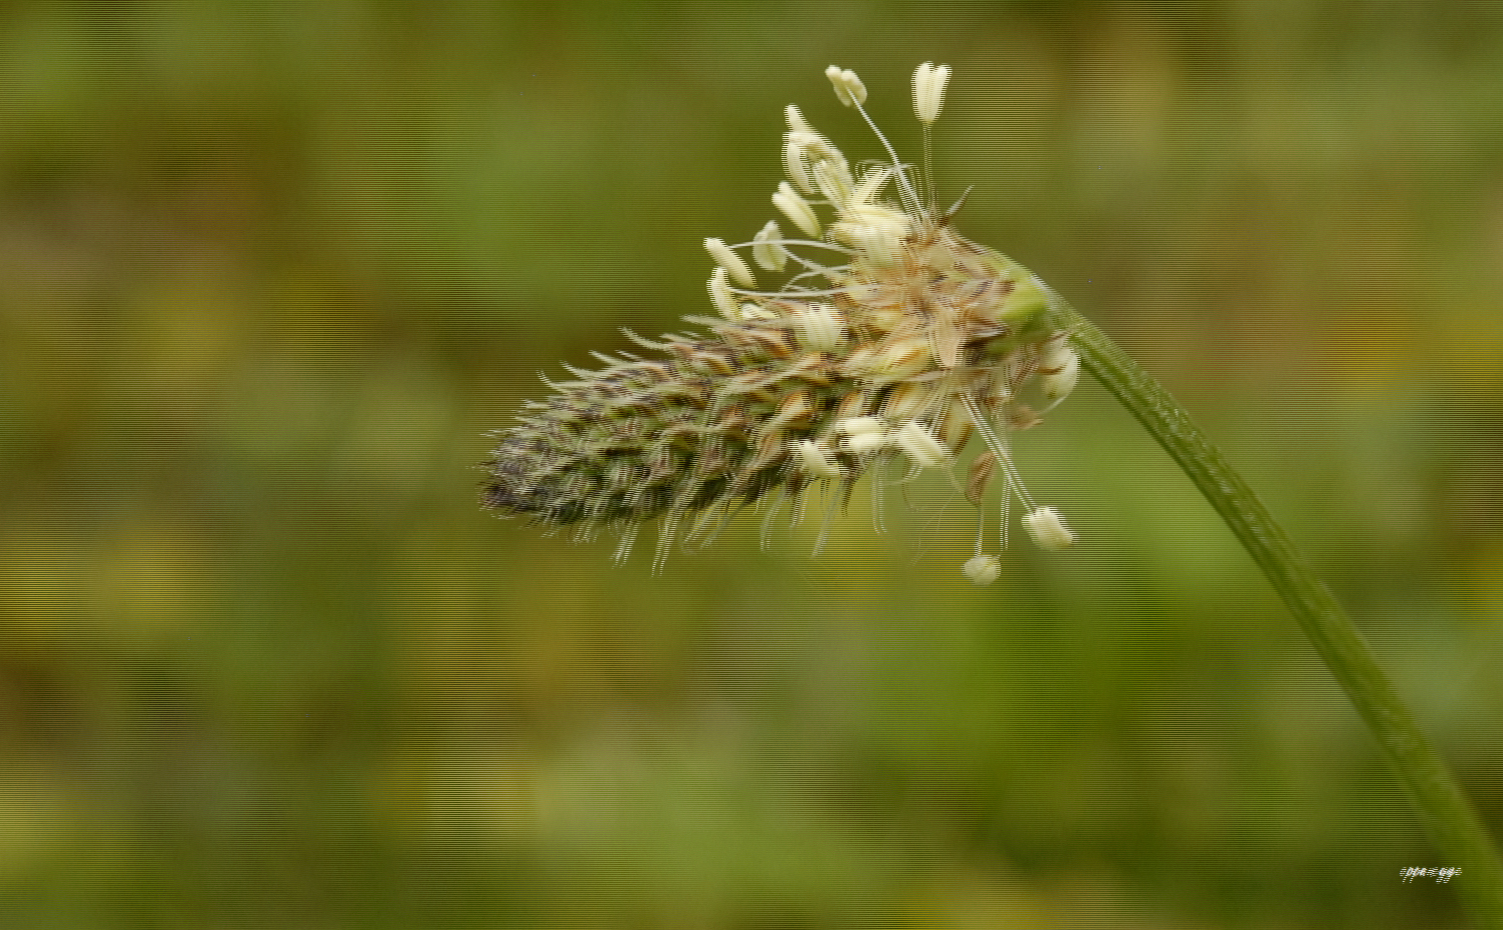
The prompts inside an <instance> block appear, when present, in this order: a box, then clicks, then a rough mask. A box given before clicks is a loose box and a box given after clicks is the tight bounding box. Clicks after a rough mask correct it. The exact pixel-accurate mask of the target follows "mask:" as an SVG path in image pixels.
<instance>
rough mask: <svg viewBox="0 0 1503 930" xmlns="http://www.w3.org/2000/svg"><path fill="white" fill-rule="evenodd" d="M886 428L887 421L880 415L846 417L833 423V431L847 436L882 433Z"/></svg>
mask: <svg viewBox="0 0 1503 930" xmlns="http://www.w3.org/2000/svg"><path fill="white" fill-rule="evenodd" d="M886 430H887V423H886V422H885V421H883V419H882V418H881V417H846V418H845V419H844V420H837V421H836V423H835V432H837V433H844V434H845V435H847V436H860V435H863V434H865V433H882V432H886Z"/></svg>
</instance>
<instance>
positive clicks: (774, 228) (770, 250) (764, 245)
mask: <svg viewBox="0 0 1503 930" xmlns="http://www.w3.org/2000/svg"><path fill="white" fill-rule="evenodd" d="M782 238H783V231H782V230H781V229H779V228H778V224H777V223H776V222H775V221H773V220H768V221H767V225H766V226H763V227H762V229H761V230H760V231H758V233H757V235H756V237H755V238H754V239H753V240H752V242H753V245H752V258H754V259H756V261H757V264H758V265H761V266H762V267H763V268H766V269H767V270H768V271H782V270H783V266H784V265H787V264H788V250H787V249H785V248H783V243H782Z"/></svg>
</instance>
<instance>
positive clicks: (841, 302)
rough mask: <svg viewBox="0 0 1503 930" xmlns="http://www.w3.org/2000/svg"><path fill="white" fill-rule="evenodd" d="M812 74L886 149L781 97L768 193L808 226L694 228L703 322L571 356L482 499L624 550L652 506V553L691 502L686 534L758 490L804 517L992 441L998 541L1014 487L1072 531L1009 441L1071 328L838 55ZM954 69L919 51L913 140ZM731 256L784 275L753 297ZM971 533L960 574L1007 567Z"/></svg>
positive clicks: (1051, 377) (1071, 380) (970, 492)
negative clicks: (864, 151)
mask: <svg viewBox="0 0 1503 930" xmlns="http://www.w3.org/2000/svg"><path fill="white" fill-rule="evenodd" d="M826 76H827V77H828V78H829V79H830V82H831V85H832V87H833V88H834V90H835V93H836V96H837V97H839V99H840V101H841V102H842V103H843V104H845V105H846V106H848V107H852V108H854V109H856V110H857V111H858V112H859V113H860V115H861V117H862V118H863V119H864V120H865V121H866V122H867V123H868V124H869V125H870V127H871V129H872V130H873V131H874V132H875V133H876V136H877V139H878V141H879V142H880V143H881V146H882V149H883V151H884V152H885V153H886V157H885V158H884V159H880V160H877V161H864V162H855V163H853V162H851V161H850V160H849V159H847V157H846V156H845V154H844V153H842V152H841V150H840V149H839V148H837V147H836V146H835V145H834V144H833V143H831V142H830V141H829V140H828V139H827V138H826V137H825V136H823V135H821V134H820V133H818V132H817V131H816V130H815V129H814V128H813V126H811V125H810V124H809V122H808V120H807V119H805V117H804V115H803V114H802V113H801V112H800V111H799V109H798V108H797V107H795V106H789V107H788V108H787V109H786V111H785V115H786V117H787V122H788V132H787V133H786V134H785V136H784V138H783V149H782V161H783V168H784V170H785V172H786V173H787V175H788V180H786V181H783V182H781V183H780V184H778V185H777V190H776V192H775V193H774V194H773V195H772V203H773V205H774V206H775V207H776V208H777V209H778V211H779V212H780V213H781V214H782V215H783V216H784V217H785V218H786V219H788V221H789V222H791V223H792V224H793V226H795V227H797V228H798V229H799V230H800V231H801V232H802V233H803V234H804V235H806V236H808V237H809V238H807V239H790V238H786V237H785V236H784V233H783V231H782V229H781V228H780V227H779V226H778V224H777V222H775V221H769V222H768V223H767V224H766V225H764V226H763V227H762V228H761V230H760V231H759V232H758V233H757V234H756V235H755V236H753V237H752V239H751V241H748V242H743V243H741V244H739V245H728V244H727V243H726V242H725V240H723V239H719V238H708V239H706V240H705V241H704V246H705V250H706V251H707V252H708V253H709V255H710V257H711V259H712V260H713V261H714V263H715V267H714V270H713V272H712V273H711V275H710V278H709V281H708V283H707V289H708V293H709V297H710V303H711V305H712V306H713V307H714V308H715V309H716V311H717V312H718V316H716V317H691V318H690V320H691V322H693V323H694V324H696V325H698V326H701V327H706V328H707V329H708V330H709V332H708V334H706V335H702V336H696V335H673V336H668V337H666V338H664V339H662V340H661V341H657V342H654V341H651V340H647V339H643V338H641V337H639V336H637V335H635V334H634V333H628V335H629V336H630V337H631V338H632V339H633V341H635V342H637V343H638V344H640V345H642V346H643V347H645V348H647V349H650V350H652V351H653V352H656V353H659V356H660V357H658V358H656V359H644V358H638V357H636V356H629V357H626V358H621V359H614V358H609V357H607V356H600V357H601V358H602V359H603V360H604V361H605V363H606V366H605V367H604V368H602V369H600V370H598V371H593V372H585V371H579V370H576V369H570V371H571V372H572V373H573V374H574V376H575V380H572V381H568V382H565V383H563V384H558V385H554V387H555V389H556V391H557V393H555V394H554V396H553V397H552V398H550V399H549V400H548V401H547V402H544V403H536V402H529V404H528V406H527V408H526V409H525V410H524V412H523V414H522V416H520V417H519V418H518V422H517V423H516V424H515V425H514V426H512V427H511V428H510V429H507V430H504V431H502V432H501V433H500V440H499V443H498V445H497V447H496V450H495V453H494V455H493V457H492V459H491V461H490V462H489V463H488V471H489V476H488V480H487V481H486V486H485V501H486V503H487V504H488V505H489V506H491V507H493V508H495V509H496V510H498V511H500V512H502V513H505V514H525V515H527V516H529V517H531V518H533V519H534V520H536V521H538V522H541V523H544V524H547V525H550V526H567V525H577V526H579V527H581V532H582V535H586V536H587V535H589V534H590V533H592V532H594V531H595V530H596V529H598V528H602V527H612V526H619V527H620V528H622V530H623V542H622V546H621V549H620V550H619V551H618V554H620V555H623V556H624V554H625V552H626V550H628V549H629V547H630V540H631V539H632V538H634V534H635V531H636V528H637V527H638V526H639V525H640V524H641V523H642V522H644V521H646V520H649V519H652V518H655V517H661V518H662V520H663V532H662V534H661V536H660V538H659V543H658V550H659V552H658V554H659V560H661V558H662V557H663V555H665V554H666V552H667V551H668V549H669V548H670V547H671V546H672V545H673V543H674V541H675V534H676V533H677V532H678V529H679V527H680V525H681V523H682V522H683V518H685V517H687V516H690V515H695V514H697V515H698V517H697V519H696V521H695V522H694V524H693V526H692V527H691V528H690V530H689V533H688V536H689V537H690V538H694V537H696V536H698V535H701V534H708V535H712V532H707V531H711V530H712V527H716V526H718V525H720V524H721V523H723V522H724V521H725V520H726V519H728V518H729V515H730V514H731V512H732V511H734V510H736V509H739V508H740V507H742V506H744V505H746V504H752V503H756V502H759V501H762V500H763V499H764V498H771V497H777V498H779V499H781V498H787V499H790V500H792V501H794V502H796V506H795V512H797V511H798V510H799V509H800V507H799V506H798V505H797V502H799V501H801V499H802V497H803V494H804V492H805V491H806V490H808V489H809V488H811V487H813V486H816V485H830V484H834V485H837V486H839V487H840V488H843V489H844V491H845V492H846V493H847V494H848V493H849V490H850V489H851V488H852V487H853V486H854V485H855V484H856V482H858V481H859V480H860V479H861V478H862V477H864V476H866V475H872V476H873V478H874V481H873V488H874V493H877V494H880V491H879V490H878V489H879V488H880V484H881V482H880V480H878V479H879V477H880V475H881V472H882V470H883V469H885V468H889V467H899V468H904V469H907V470H908V471H909V472H910V476H916V475H918V474H919V473H921V472H924V471H928V470H934V469H939V470H944V471H951V470H953V469H954V468H955V467H956V464H957V462H958V461H959V457H960V455H961V453H962V451H963V450H964V448H965V447H966V445H967V444H968V442H969V441H970V439H971V438H972V437H973V436H979V437H980V439H981V441H982V444H983V445H984V446H985V449H984V451H983V452H982V454H981V455H980V456H978V457H976V458H975V459H974V460H973V461H972V463H971V465H970V468H969V471H968V479H967V481H966V484H965V486H964V488H963V489H962V490H963V491H964V493H965V496H966V498H967V499H968V500H970V501H971V503H973V504H976V505H977V506H978V507H979V506H981V505H982V503H983V501H984V499H985V496H986V493H987V489H988V488H989V487H990V486H992V484H993V482H992V479H993V477H994V476H1000V480H999V481H998V482H997V483H1000V485H1001V486H1002V491H1001V508H1002V516H1003V529H1002V539H1003V544H1004V545H1005V540H1006V515H1007V512H1008V502H1009V501H1010V500H1012V499H1014V498H1016V499H1017V500H1018V501H1019V502H1020V503H1021V504H1022V506H1023V509H1024V513H1025V514H1026V516H1025V517H1024V519H1023V525H1024V527H1025V528H1026V529H1027V531H1028V534H1029V535H1030V536H1031V537H1032V538H1033V540H1034V541H1035V542H1036V543H1038V544H1039V545H1040V546H1041V547H1043V548H1045V549H1062V548H1065V547H1067V546H1069V545H1070V544H1072V543H1073V542H1074V540H1075V536H1074V534H1073V533H1071V532H1070V530H1069V529H1068V528H1066V526H1065V524H1064V521H1063V519H1062V518H1061V517H1060V516H1059V514H1058V513H1057V512H1056V511H1055V510H1054V509H1053V508H1051V507H1040V506H1039V505H1038V504H1037V503H1035V501H1034V500H1033V498H1032V496H1031V495H1030V494H1029V493H1028V490H1027V488H1026V487H1025V486H1024V484H1023V480H1022V477H1021V476H1020V475H1019V473H1018V470H1017V467H1016V465H1015V463H1014V459H1013V455H1012V449H1011V443H1010V441H1009V434H1010V433H1011V432H1013V431H1015V430H1018V429H1022V428H1025V427H1027V426H1031V425H1033V424H1034V423H1036V422H1038V419H1039V414H1040V413H1041V412H1042V411H1036V410H1034V409H1033V408H1031V407H1030V406H1028V404H1027V402H1026V401H1025V397H1027V396H1028V393H1029V392H1030V391H1031V392H1032V393H1033V394H1034V395H1036V396H1037V397H1038V398H1039V399H1040V401H1041V402H1042V403H1043V404H1046V405H1047V406H1045V407H1043V410H1047V409H1048V408H1049V407H1052V406H1053V404H1055V403H1058V402H1059V401H1061V400H1063V399H1064V397H1065V396H1067V395H1068V394H1069V393H1070V391H1071V389H1072V388H1073V387H1074V386H1075V382H1076V381H1077V380H1078V378H1079V372H1080V362H1079V359H1078V357H1077V356H1076V355H1075V352H1074V350H1073V349H1072V348H1071V347H1070V339H1069V335H1068V333H1065V332H1062V331H1060V330H1059V329H1058V328H1057V327H1056V326H1055V325H1053V322H1052V320H1053V317H1054V314H1053V312H1052V310H1051V306H1052V304H1051V300H1052V292H1051V291H1049V289H1048V288H1047V287H1046V286H1045V285H1044V284H1043V283H1042V282H1040V281H1039V280H1038V279H1037V278H1036V277H1035V276H1034V275H1033V274H1032V273H1031V272H1029V271H1028V270H1027V269H1025V268H1023V267H1022V266H1021V265H1019V264H1017V263H1016V262H1014V261H1012V260H1011V259H1008V258H1006V257H1005V256H1003V255H1001V254H1000V253H998V252H995V251H993V250H991V249H988V248H985V247H983V246H980V245H977V244H975V243H974V242H971V241H970V240H968V239H966V238H964V237H963V236H961V235H960V234H959V233H958V232H957V231H956V229H955V227H954V225H953V222H952V219H953V217H952V215H951V213H950V212H941V211H939V210H937V209H935V206H934V199H933V197H932V195H930V196H928V197H924V198H921V197H920V195H919V192H920V191H929V190H932V184H931V183H930V182H929V180H928V177H927V176H928V168H927V158H926V160H925V166H924V169H923V171H920V170H919V169H917V168H915V167H914V166H913V165H911V164H907V163H905V162H903V161H901V160H900V159H899V158H898V156H897V154H896V153H895V152H894V150H893V148H892V146H891V145H890V144H889V143H888V141H887V139H886V137H884V136H883V135H882V134H881V132H880V131H879V130H877V127H876V125H875V124H874V123H872V122H871V119H870V117H869V116H868V115H867V113H866V110H865V109H864V104H865V102H866V99H867V92H866V87H865V86H864V85H863V84H862V83H861V80H860V78H858V77H857V76H856V75H855V74H854V73H853V72H851V71H849V70H845V69H841V68H838V67H835V66H831V67H830V68H829V69H827V71H826ZM949 77H950V69H949V68H948V67H947V66H944V65H940V66H935V65H932V64H928V63H926V64H924V65H922V66H920V67H919V69H918V70H917V71H916V72H915V73H914V83H913V93H914V111H915V113H916V114H917V115H918V117H919V119H920V120H921V121H922V122H923V123H924V127H925V133H926V135H925V139H926V140H927V139H928V135H927V133H928V130H929V126H930V124H932V123H934V122H935V121H936V120H937V119H938V117H939V114H940V111H941V109H942V106H943V103H944V92H945V86H946V84H947V82H948V80H949ZM926 148H927V141H926ZM853 165H854V167H853ZM743 252H749V253H750V255H751V257H752V258H753V260H754V261H755V263H756V264H757V265H758V266H759V267H760V268H762V269H763V270H764V271H765V272H768V273H771V274H774V275H778V276H782V277H783V278H784V279H783V280H782V282H781V283H780V284H777V285H776V286H773V287H770V288H765V289H758V285H757V282H756V279H755V277H754V276H753V273H752V269H751V267H750V265H749V264H748V263H747V261H746V260H745V258H743V257H742V253H743ZM951 480H952V482H953V483H956V486H957V487H959V486H960V485H959V483H958V482H957V481H955V479H954V477H953V476H952V477H951ZM832 499H835V498H832ZM879 499H880V498H879ZM777 507H778V504H777V503H774V504H772V506H771V508H770V509H769V519H770V518H771V516H772V515H773V514H775V513H776V511H777ZM875 512H876V509H875V508H874V513H875ZM977 532H978V541H977V550H976V557H975V558H973V559H971V560H970V561H969V562H967V563H966V564H965V566H964V567H963V569H962V571H963V574H964V575H965V576H966V577H967V578H969V579H971V580H972V581H975V582H976V583H978V584H988V583H990V582H991V581H994V580H995V579H996V578H997V576H998V574H999V573H1000V565H999V562H998V559H997V557H996V556H992V555H984V554H983V553H982V551H981V545H980V532H981V527H980V525H979V524H978V530H977ZM823 536H824V534H823V533H822V534H821V542H822V541H823Z"/></svg>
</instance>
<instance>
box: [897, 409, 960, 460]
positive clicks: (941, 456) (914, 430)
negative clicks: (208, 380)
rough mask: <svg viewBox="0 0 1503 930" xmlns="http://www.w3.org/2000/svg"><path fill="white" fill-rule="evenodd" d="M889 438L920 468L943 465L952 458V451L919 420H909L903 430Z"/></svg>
mask: <svg viewBox="0 0 1503 930" xmlns="http://www.w3.org/2000/svg"><path fill="white" fill-rule="evenodd" d="M887 438H888V441H890V442H891V443H892V444H893V445H895V446H897V447H898V448H899V449H901V450H903V452H904V454H906V455H907V456H908V457H909V458H911V459H913V463H914V464H915V465H917V466H918V467H920V468H933V467H934V466H937V465H943V464H944V463H945V462H946V461H948V460H949V458H950V450H949V449H946V448H945V447H944V445H943V444H942V443H941V442H940V441H939V440H938V439H935V438H934V434H933V433H931V432H929V431H928V430H927V429H925V428H924V427H923V426H920V425H919V422H918V421H917V420H909V421H908V422H907V423H905V424H903V428H902V429H899V430H896V431H894V432H892V433H889V434H888V437H887Z"/></svg>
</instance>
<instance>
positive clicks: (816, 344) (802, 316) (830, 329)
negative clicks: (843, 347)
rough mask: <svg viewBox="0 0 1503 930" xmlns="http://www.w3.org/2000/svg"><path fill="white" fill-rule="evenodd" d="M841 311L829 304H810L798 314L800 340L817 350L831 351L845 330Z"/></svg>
mask: <svg viewBox="0 0 1503 930" xmlns="http://www.w3.org/2000/svg"><path fill="white" fill-rule="evenodd" d="M839 313H840V312H839V311H838V310H836V309H835V308H834V307H832V306H830V305H829V304H809V305H808V306H807V307H805V308H804V309H803V310H802V311H800V312H799V314H798V326H799V329H798V337H799V342H802V343H803V344H804V347H805V348H807V349H813V350H814V351H816V352H830V351H833V350H834V349H835V347H836V346H838V345H840V339H841V336H842V335H843V334H844V332H845V324H844V323H843V322H842V321H841V319H840V315H839Z"/></svg>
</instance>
